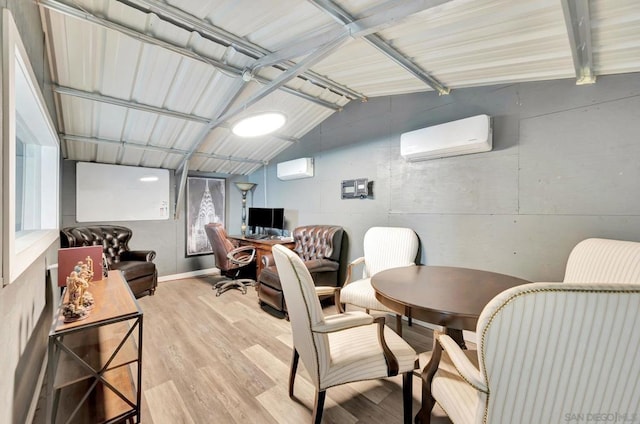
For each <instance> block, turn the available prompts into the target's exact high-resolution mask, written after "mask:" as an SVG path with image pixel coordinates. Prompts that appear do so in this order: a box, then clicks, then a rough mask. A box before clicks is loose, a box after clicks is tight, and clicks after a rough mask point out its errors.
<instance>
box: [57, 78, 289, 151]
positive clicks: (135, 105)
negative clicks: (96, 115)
mask: <svg viewBox="0 0 640 424" xmlns="http://www.w3.org/2000/svg"><path fill="white" fill-rule="evenodd" d="M53 91H54V92H55V93H58V94H63V95H66V96H73V97H78V98H81V99H86V100H91V101H95V102H100V103H108V104H112V105H115V106H121V107H126V108H130V109H135V110H141V111H143V112H150V113H155V114H159V115H165V116H169V117H171V118H178V119H183V120H186V121H193V122H197V123H200V124H205V125H208V124H209V123H211V121H212V120H211V119H210V118H205V117H203V116H198V115H192V114H187V113H182V112H176V111H173V110H169V109H165V108H159V107H157V106H152V105H148V104H145V103H139V102H134V101H132V100H123V99H118V98H116V97H111V96H105V95H104V94H99V93H91V92H88V91H83V90H77V89H75V88H70V87H64V86H61V85H53ZM217 126H218V127H220V128H226V129H230V128H231V124H229V123H228V122H224V123H221V124H219V125H217ZM269 137H273V138H277V139H278V140H282V141H287V142H289V143H297V142H299V141H300V140H299V139H297V138H295V137H289V136H286V135H280V134H277V133H276V134H269ZM184 153H188V151H186V150H185V151H184Z"/></svg>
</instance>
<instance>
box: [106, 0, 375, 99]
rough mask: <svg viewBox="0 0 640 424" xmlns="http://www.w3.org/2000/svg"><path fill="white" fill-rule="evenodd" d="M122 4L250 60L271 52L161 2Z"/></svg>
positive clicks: (317, 78) (308, 75) (335, 87)
mask: <svg viewBox="0 0 640 424" xmlns="http://www.w3.org/2000/svg"><path fill="white" fill-rule="evenodd" d="M117 1H119V2H120V3H122V4H125V5H127V6H129V7H132V8H135V9H137V10H140V11H141V12H144V13H154V14H155V15H156V16H158V18H160V19H161V20H164V21H166V22H169V23H171V24H173V25H175V26H177V27H179V28H182V29H184V30H185V31H192V32H197V33H198V34H199V35H200V36H202V37H203V38H205V39H208V40H210V41H213V42H215V43H217V44H220V45H223V46H225V47H233V48H234V49H235V50H236V51H238V52H240V53H242V54H244V55H245V56H248V57H250V58H252V59H260V58H261V57H263V56H266V55H268V54H270V53H271V52H270V51H269V50H267V49H265V48H263V47H262V46H259V45H257V44H255V43H252V42H250V41H248V40H246V39H244V38H242V37H238V36H237V35H235V34H232V33H230V32H228V31H225V30H224V29H222V28H219V27H216V26H214V25H212V24H211V23H209V22H207V21H205V20H202V19H200V18H198V17H196V16H193V15H191V14H189V13H187V12H185V11H183V10H181V9H178V8H177V7H175V6H171V5H169V4H167V3H164V2H159V1H157V0H117ZM280 65H283V66H275V67H276V68H277V69H279V70H281V71H283V70H285V69H287V68H288V67H291V66H293V65H295V64H294V63H293V62H283V63H281V64H280ZM299 78H302V79H304V80H307V81H310V82H311V83H313V84H315V85H319V86H321V87H323V88H327V89H329V90H331V91H333V92H335V93H336V94H338V95H341V96H344V97H347V98H349V99H352V100H355V99H359V100H365V99H366V96H364V95H363V94H361V93H358V92H357V91H355V90H352V89H350V88H348V87H345V86H343V85H341V84H338V83H336V82H335V81H332V80H330V79H329V78H327V77H325V76H323V75H320V74H317V73H315V72H313V71H311V70H307V71H306V72H305V73H303V74H302V75H300V76H299Z"/></svg>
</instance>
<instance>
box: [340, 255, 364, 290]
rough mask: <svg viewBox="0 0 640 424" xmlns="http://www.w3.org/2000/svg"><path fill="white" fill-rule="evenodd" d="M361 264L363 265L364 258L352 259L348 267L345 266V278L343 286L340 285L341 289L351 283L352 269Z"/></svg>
mask: <svg viewBox="0 0 640 424" xmlns="http://www.w3.org/2000/svg"><path fill="white" fill-rule="evenodd" d="M361 263H364V256H361V257H359V258H357V259H354V260H353V261H351V263H350V264H349V265H347V276H346V278H345V279H344V284H343V285H342V286H343V287H344V286H346V285H347V284H349V283H350V282H351V273H352V271H353V267H354V266H356V265H359V264H361Z"/></svg>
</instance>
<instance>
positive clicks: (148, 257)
mask: <svg viewBox="0 0 640 424" xmlns="http://www.w3.org/2000/svg"><path fill="white" fill-rule="evenodd" d="M155 257H156V252H155V251H154V250H125V251H124V252H122V253H121V254H120V260H121V261H143V262H145V261H146V262H151V261H153V260H154V259H155Z"/></svg>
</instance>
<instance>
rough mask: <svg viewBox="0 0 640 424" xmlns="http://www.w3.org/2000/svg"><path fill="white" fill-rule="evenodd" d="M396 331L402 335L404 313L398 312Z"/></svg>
mask: <svg viewBox="0 0 640 424" xmlns="http://www.w3.org/2000/svg"><path fill="white" fill-rule="evenodd" d="M396 333H398V336H400V337H402V315H398V314H396Z"/></svg>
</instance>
